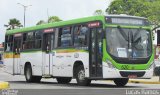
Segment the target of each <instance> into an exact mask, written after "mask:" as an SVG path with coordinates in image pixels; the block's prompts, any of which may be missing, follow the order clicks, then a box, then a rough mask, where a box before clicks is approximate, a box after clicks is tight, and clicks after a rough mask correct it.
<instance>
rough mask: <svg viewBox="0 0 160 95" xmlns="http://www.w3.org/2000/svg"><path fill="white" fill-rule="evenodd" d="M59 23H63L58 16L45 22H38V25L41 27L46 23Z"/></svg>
mask: <svg viewBox="0 0 160 95" xmlns="http://www.w3.org/2000/svg"><path fill="white" fill-rule="evenodd" d="M59 21H62V20H61V19H60V18H59V17H58V16H51V17H49V18H48V20H47V21H44V20H40V21H38V22H37V24H36V25H41V24H45V23H53V22H59Z"/></svg>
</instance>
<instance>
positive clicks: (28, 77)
mask: <svg viewBox="0 0 160 95" xmlns="http://www.w3.org/2000/svg"><path fill="white" fill-rule="evenodd" d="M24 74H25V78H26V82H40V81H41V78H42V77H41V76H33V75H32V67H31V65H27V66H26V67H25V72H24Z"/></svg>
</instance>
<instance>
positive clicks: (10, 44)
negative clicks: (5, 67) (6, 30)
mask: <svg viewBox="0 0 160 95" xmlns="http://www.w3.org/2000/svg"><path fill="white" fill-rule="evenodd" d="M5 42H6V43H5V51H12V50H13V35H8V36H6V38H5Z"/></svg>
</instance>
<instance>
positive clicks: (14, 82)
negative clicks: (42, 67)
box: [0, 69, 160, 95]
mask: <svg viewBox="0 0 160 95" xmlns="http://www.w3.org/2000/svg"><path fill="white" fill-rule="evenodd" d="M0 81H8V82H9V83H10V89H12V90H15V92H16V91H17V90H18V91H17V92H18V94H15V95H133V93H132V94H126V90H127V89H129V90H133V89H134V90H139V89H160V85H159V84H134V83H128V84H127V85H126V86H125V87H117V86H116V85H115V84H114V83H113V82H111V81H92V84H91V85H90V86H78V85H77V84H76V80H75V79H73V80H72V81H71V83H69V84H58V83H57V81H56V79H42V80H41V83H26V81H25V78H24V76H12V75H10V74H7V73H5V72H4V71H3V70H2V69H0ZM2 92H3V93H2ZM2 92H1V93H0V95H1V94H2V95H5V94H4V92H5V91H2ZM11 92H12V91H11ZM140 94H141V95H143V94H142V93H139V94H135V95H140ZM159 94H160V90H159ZM145 95H147V94H145ZM148 95H152V94H148ZM154 95H158V94H154Z"/></svg>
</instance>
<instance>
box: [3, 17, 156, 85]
mask: <svg viewBox="0 0 160 95" xmlns="http://www.w3.org/2000/svg"><path fill="white" fill-rule="evenodd" d="M150 28H151V27H150V25H149V23H148V21H147V19H146V18H143V17H135V16H122V15H109V16H92V17H86V18H80V19H75V20H69V21H61V22H55V23H49V24H44V25H38V26H34V27H29V28H22V29H15V30H9V31H7V32H6V36H5V53H4V61H5V65H6V69H7V71H8V72H10V73H11V74H13V75H25V78H26V81H27V82H40V80H41V78H42V77H51V78H56V79H57V81H58V83H69V82H70V81H71V79H72V78H76V80H77V83H78V84H79V85H89V84H90V83H91V80H102V79H103V80H105V79H110V80H114V82H115V84H116V85H117V86H124V85H126V84H127V82H128V79H129V78H151V77H152V75H153V64H152V63H153V59H154V53H153V47H152V40H151V38H152V36H151V29H150Z"/></svg>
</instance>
